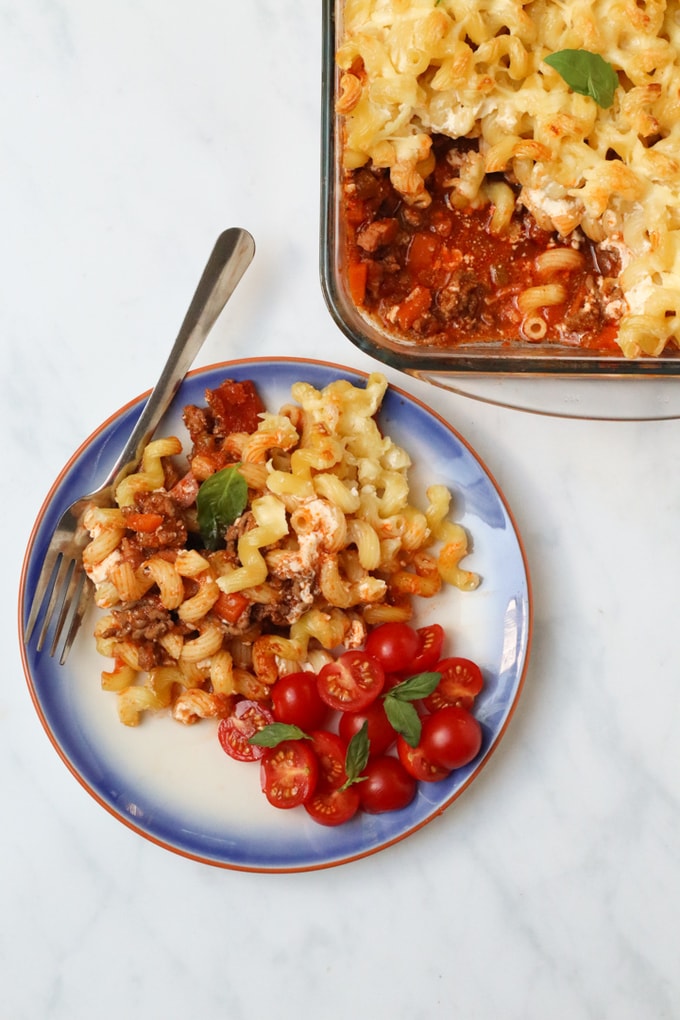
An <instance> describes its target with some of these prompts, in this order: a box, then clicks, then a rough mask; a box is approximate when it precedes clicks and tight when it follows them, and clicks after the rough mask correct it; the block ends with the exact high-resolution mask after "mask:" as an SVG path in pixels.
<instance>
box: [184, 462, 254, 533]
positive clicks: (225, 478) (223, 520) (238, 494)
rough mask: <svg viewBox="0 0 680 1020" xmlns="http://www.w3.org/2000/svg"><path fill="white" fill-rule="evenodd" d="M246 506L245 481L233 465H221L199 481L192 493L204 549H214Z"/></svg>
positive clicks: (246, 488)
mask: <svg viewBox="0 0 680 1020" xmlns="http://www.w3.org/2000/svg"><path fill="white" fill-rule="evenodd" d="M247 505H248V483H247V482H246V480H245V478H244V477H243V475H242V474H241V472H240V471H239V470H238V469H237V468H235V467H228V468H223V469H222V471H216V472H215V474H214V475H210V477H209V478H206V480H205V481H204V482H203V483H202V484H201V486H200V488H199V490H198V494H197V496H196V508H197V510H198V526H199V528H200V529H201V536H202V538H203V541H204V543H205V547H206V549H217V548H218V546H219V544H220V542H221V541H222V539H223V538H224V533H225V531H226V530H227V528H228V527H229V525H230V524H233V523H234V521H235V520H236V518H237V517H239V516H240V515H241V514H242V513H243V511H244V510H245V508H246V506H247Z"/></svg>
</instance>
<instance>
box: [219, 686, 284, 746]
mask: <svg viewBox="0 0 680 1020" xmlns="http://www.w3.org/2000/svg"><path fill="white" fill-rule="evenodd" d="M273 722H274V716H273V714H272V713H271V712H270V711H269V709H268V708H267V707H266V706H265V705H262V704H260V702H259V701H250V700H248V699H247V698H244V699H243V700H242V701H238V702H237V703H236V705H235V707H234V711H233V712H232V713H231V715H229V716H227V718H226V719H220V724H219V726H218V727H217V736H218V739H219V742H220V744H221V745H222V750H224V751H226V752H227V754H228V755H229V756H230V758H235V759H236V761H257V760H258V759H259V758H261V757H262V755H263V754H264V748H263V747H258V746H257V745H256V744H250V743H249V740H250V738H251V737H252V736H253V735H254V734H255V733H257V732H258V730H261V729H263V728H264V727H265V726H269V725H270V723H273Z"/></svg>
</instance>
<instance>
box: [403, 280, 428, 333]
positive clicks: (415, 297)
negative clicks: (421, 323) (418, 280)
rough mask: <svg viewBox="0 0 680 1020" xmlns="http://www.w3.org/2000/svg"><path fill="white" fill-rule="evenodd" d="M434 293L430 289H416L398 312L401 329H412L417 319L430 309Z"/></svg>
mask: <svg viewBox="0 0 680 1020" xmlns="http://www.w3.org/2000/svg"><path fill="white" fill-rule="evenodd" d="M431 302H432V292H431V290H430V289H429V287H414V288H413V290H412V291H411V293H410V294H409V296H408V297H407V298H406V300H405V301H403V302H402V303H401V304H400V305H399V308H398V310H397V323H398V325H399V328H400V329H410V328H411V326H412V325H413V323H414V322H415V321H416V319H419V318H420V316H421V315H424V314H425V312H426V311H427V310H428V309H429V307H430V304H431Z"/></svg>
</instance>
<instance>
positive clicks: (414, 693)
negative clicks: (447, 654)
mask: <svg viewBox="0 0 680 1020" xmlns="http://www.w3.org/2000/svg"><path fill="white" fill-rule="evenodd" d="M441 678H442V675H441V673H416V675H415V676H412V677H409V679H408V680H404V681H403V682H402V683H400V684H397V685H396V687H392V688H391V689H390V690H389V691H388V692H387V693H386V694H385V695H384V697H383V704H384V707H385V715H386V716H387V718H388V719H389V721H390V725H391V726H392V728H393V729H395V730H396V731H397V733H401V735H402V737H403V738H404V740H405V741H406V743H407V744H409V745H410V746H411V747H416V745H417V744H418V741H419V740H420V731H421V729H422V723H421V721H420V716H419V715H418V712H417V711H416V708H415V706H414V704H413V702H414V701H420V699H421V698H426V697H427V696H428V694H432V691H433V690H434V689H435V687H436V686H437V684H438V683H439V681H440V680H441Z"/></svg>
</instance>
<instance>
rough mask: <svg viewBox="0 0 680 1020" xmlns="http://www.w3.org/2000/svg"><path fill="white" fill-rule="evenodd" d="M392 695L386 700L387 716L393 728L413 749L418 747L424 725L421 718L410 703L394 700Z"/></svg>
mask: <svg viewBox="0 0 680 1020" xmlns="http://www.w3.org/2000/svg"><path fill="white" fill-rule="evenodd" d="M391 693H392V692H391V691H390V694H389V695H388V696H387V697H386V698H385V715H386V716H387V718H388V719H389V721H390V724H391V725H392V727H393V728H394V729H395V730H396V731H397V733H401V735H402V737H403V738H404V740H405V741H406V743H407V744H409V745H410V746H411V747H416V745H417V744H418V741H419V740H420V731H421V729H422V723H421V721H420V716H419V715H418V713H417V712H416V710H415V708H414V707H413V705H412V704H411V702H410V701H399V700H398V699H397V698H392V697H391V696H390V695H391Z"/></svg>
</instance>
